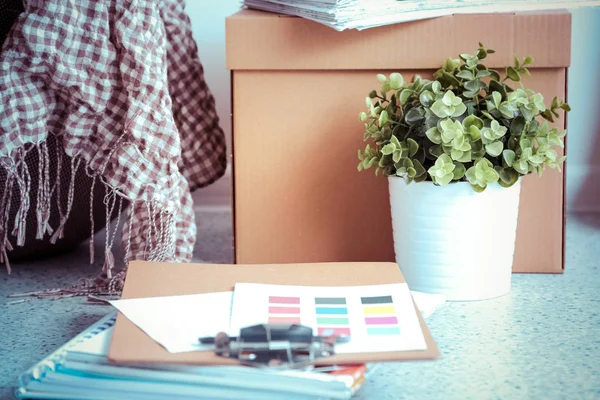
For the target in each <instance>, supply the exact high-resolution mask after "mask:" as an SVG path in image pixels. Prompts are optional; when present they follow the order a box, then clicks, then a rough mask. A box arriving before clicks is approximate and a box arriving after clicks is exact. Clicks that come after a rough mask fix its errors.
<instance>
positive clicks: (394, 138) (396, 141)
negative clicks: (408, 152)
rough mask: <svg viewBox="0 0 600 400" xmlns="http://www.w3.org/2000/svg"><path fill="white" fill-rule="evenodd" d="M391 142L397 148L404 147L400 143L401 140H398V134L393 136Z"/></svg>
mask: <svg viewBox="0 0 600 400" xmlns="http://www.w3.org/2000/svg"><path fill="white" fill-rule="evenodd" d="M390 143H392V144H393V145H394V146H395V148H397V149H399V148H400V147H402V145H401V144H400V141H399V140H398V138H397V137H396V136H392V137H391V138H390Z"/></svg>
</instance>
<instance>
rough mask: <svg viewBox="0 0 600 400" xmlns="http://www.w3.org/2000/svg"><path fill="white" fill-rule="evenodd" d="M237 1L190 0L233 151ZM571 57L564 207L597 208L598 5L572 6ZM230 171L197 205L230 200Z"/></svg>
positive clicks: (599, 162)
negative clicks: (229, 51)
mask: <svg viewBox="0 0 600 400" xmlns="http://www.w3.org/2000/svg"><path fill="white" fill-rule="evenodd" d="M240 5H241V1H240V0H220V1H214V2H213V1H207V0H188V5H187V12H188V14H189V15H190V18H191V20H192V26H193V30H194V37H195V38H196V41H197V44H198V48H199V53H200V57H201V61H202V63H203V65H204V67H205V71H206V80H207V82H208V85H209V87H210V88H211V90H212V91H213V94H214V95H215V98H216V103H217V111H218V112H219V116H220V117H221V124H222V127H223V129H224V130H225V132H226V134H227V138H228V146H229V151H231V126H230V85H229V71H227V70H226V68H225V18H226V17H227V16H229V15H231V14H233V13H235V12H236V11H237V10H239V9H240ZM572 14H573V24H572V25H573V32H572V56H571V67H570V69H569V88H568V101H569V104H570V105H571V107H572V112H570V113H569V117H568V129H569V133H568V136H567V143H568V154H567V156H568V158H567V208H568V210H570V211H581V210H594V211H600V73H599V72H598V71H599V70H600V44H598V40H600V7H595V8H585V9H576V10H572ZM230 178H231V177H230V176H229V175H228V176H226V177H225V178H224V179H221V180H220V181H218V182H217V183H216V184H214V185H213V186H211V187H209V188H207V189H203V190H200V191H198V192H196V193H194V198H195V201H196V204H215V203H220V204H225V205H229V197H228V196H230V192H229V187H230V182H231V181H230Z"/></svg>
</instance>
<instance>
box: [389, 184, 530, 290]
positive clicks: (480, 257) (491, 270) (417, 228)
mask: <svg viewBox="0 0 600 400" xmlns="http://www.w3.org/2000/svg"><path fill="white" fill-rule="evenodd" d="M388 180H389V191H390V202H391V211H392V226H393V229H394V250H395V253H396V262H397V263H398V265H399V266H400V269H401V271H402V274H403V275H404V278H405V279H406V281H407V283H408V285H409V287H410V288H411V290H416V291H421V292H425V293H434V294H444V295H445V296H446V298H447V299H448V300H455V301H461V300H463V301H466V300H483V299H490V298H493V297H498V296H502V295H505V294H506V293H508V292H509V291H510V282H511V276H512V265H513V257H514V249H515V236H516V230H517V219H518V213H519V196H520V192H521V180H520V179H519V181H518V182H517V183H515V184H514V185H513V186H511V187H510V188H503V187H501V186H500V185H498V184H494V185H489V186H488V187H487V188H486V190H484V191H483V192H482V193H476V192H475V191H474V190H473V189H472V188H471V186H470V185H469V183H468V182H455V183H451V184H448V185H447V186H444V187H440V186H434V185H433V183H431V182H420V183H414V182H413V183H410V184H408V185H407V184H406V183H405V182H404V180H403V179H401V178H395V177H390V178H388Z"/></svg>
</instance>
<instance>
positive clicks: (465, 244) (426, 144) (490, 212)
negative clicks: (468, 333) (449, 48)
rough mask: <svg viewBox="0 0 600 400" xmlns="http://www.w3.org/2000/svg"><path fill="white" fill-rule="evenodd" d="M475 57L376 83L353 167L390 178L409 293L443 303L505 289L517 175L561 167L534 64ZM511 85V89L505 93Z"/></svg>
mask: <svg viewBox="0 0 600 400" xmlns="http://www.w3.org/2000/svg"><path fill="white" fill-rule="evenodd" d="M492 53H494V51H493V50H491V49H485V48H484V46H483V45H482V44H481V43H479V48H478V49H477V51H476V52H475V54H474V55H470V54H461V55H460V56H459V58H458V59H452V58H449V59H447V60H446V61H445V62H444V64H443V65H442V67H441V68H440V69H439V70H438V71H436V72H435V73H434V74H433V79H432V80H428V79H423V78H422V77H421V76H419V75H415V76H414V78H413V79H412V82H406V81H405V80H404V78H403V76H402V75H401V74H399V73H393V74H391V75H390V76H389V77H388V76H384V75H382V74H379V75H377V79H378V80H379V82H380V84H381V88H380V90H379V92H378V91H377V90H373V91H371V92H370V94H369V96H368V97H367V98H366V106H367V112H361V113H360V115H359V118H360V120H361V121H362V122H364V124H365V134H364V140H365V141H367V142H368V143H367V145H366V147H365V148H364V149H361V150H359V151H358V158H359V159H360V162H359V164H358V170H359V171H362V170H368V169H374V170H375V174H377V175H383V176H386V177H388V184H389V191H390V202H391V211H392V213H391V214H392V226H393V230H394V247H395V253H396V260H397V263H398V265H399V267H400V268H401V270H402V272H403V274H404V276H405V278H406V281H407V282H408V284H409V286H410V287H411V289H414V290H419V291H424V292H428V293H441V294H445V295H446V296H447V298H448V299H449V300H475V299H486V298H492V297H497V296H501V295H504V294H506V293H508V292H509V291H510V281H511V273H512V263H513V255H514V246H515V236H516V227H517V219H518V209H519V195H520V185H521V177H522V176H524V175H528V174H532V173H536V174H538V175H540V176H541V175H542V172H543V171H544V169H545V167H550V168H555V169H558V170H559V171H560V166H561V164H562V163H563V162H564V159H565V157H559V156H558V155H557V152H556V150H555V149H554V148H555V147H557V146H558V147H564V143H563V138H564V136H565V134H566V131H563V132H560V131H559V130H558V129H557V128H550V127H549V126H548V122H553V121H554V118H558V117H559V113H558V111H559V109H562V110H564V111H565V112H568V111H570V108H569V105H568V104H566V103H564V102H563V101H561V100H559V99H558V98H556V97H555V98H554V99H553V101H552V103H551V105H550V107H547V106H546V104H545V103H544V98H543V97H542V95H541V94H540V93H536V92H534V91H532V90H530V89H528V88H526V87H525V86H524V84H523V82H522V77H523V76H524V75H530V72H529V70H528V68H527V67H528V66H530V65H531V64H533V62H534V60H533V58H532V57H529V56H528V57H525V58H524V59H523V60H522V61H521V60H519V59H518V58H517V57H515V59H514V65H512V66H507V67H506V68H505V69H504V71H503V72H504V75H505V77H504V78H502V77H501V76H500V73H499V71H496V70H493V69H489V68H488V67H486V65H485V64H484V63H483V60H484V59H485V58H486V57H487V56H488V55H489V54H492ZM509 81H512V82H513V83H511V84H510V85H509Z"/></svg>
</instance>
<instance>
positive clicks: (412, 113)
mask: <svg viewBox="0 0 600 400" xmlns="http://www.w3.org/2000/svg"><path fill="white" fill-rule="evenodd" d="M404 118H405V120H406V123H407V124H409V125H415V124H416V123H418V122H420V121H422V120H424V119H425V112H424V111H423V109H422V108H421V107H415V108H411V109H410V110H409V111H408V112H407V113H406V116H405V117H404Z"/></svg>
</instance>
